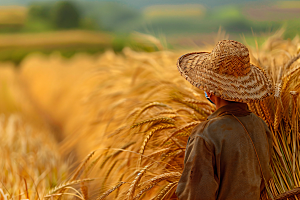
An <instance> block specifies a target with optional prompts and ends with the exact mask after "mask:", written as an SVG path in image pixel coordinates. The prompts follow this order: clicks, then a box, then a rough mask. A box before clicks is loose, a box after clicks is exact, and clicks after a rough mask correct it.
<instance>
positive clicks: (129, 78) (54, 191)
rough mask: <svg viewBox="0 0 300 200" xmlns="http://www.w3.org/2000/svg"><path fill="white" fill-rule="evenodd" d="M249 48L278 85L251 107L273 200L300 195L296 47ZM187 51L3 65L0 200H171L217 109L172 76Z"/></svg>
mask: <svg viewBox="0 0 300 200" xmlns="http://www.w3.org/2000/svg"><path fill="white" fill-rule="evenodd" d="M160 49H161V47H160ZM211 49H212V46H207V47H205V48H201V49H191V50H190V51H211ZM249 49H250V51H251V61H252V63H254V64H256V65H258V66H259V67H261V68H263V69H264V70H265V71H266V72H267V74H268V75H269V76H270V78H272V80H273V83H274V85H275V95H274V97H272V98H269V99H266V100H265V101H263V102H261V103H259V104H249V107H250V109H251V110H252V111H253V112H254V113H256V114H257V115H259V116H260V117H262V118H263V119H264V120H265V121H266V122H267V123H268V124H269V126H270V127H271V130H272V132H273V135H274V143H275V145H274V155H273V158H272V159H273V165H272V170H273V174H274V179H273V181H271V182H270V183H269V185H270V189H271V192H272V195H273V196H277V195H278V194H281V193H283V192H285V191H288V190H291V189H293V188H295V187H299V179H300V176H299V175H300V170H299V165H300V163H299V162H298V160H299V159H298V158H299V156H300V155H298V154H299V153H298V152H299V150H300V148H299V140H298V137H299V136H298V134H299V130H298V121H299V119H298V111H299V106H298V105H299V98H298V94H299V92H300V91H299V90H300V89H299V88H300V85H299V83H300V82H299V80H298V79H299V78H298V77H299V73H300V71H299V61H298V60H297V59H296V58H298V57H299V56H298V57H297V55H299V50H300V39H299V37H295V38H294V39H293V40H284V39H282V33H281V32H278V33H277V34H275V35H274V36H272V37H270V38H268V40H267V41H265V43H264V44H263V45H262V46H260V47H249ZM186 52H187V51H186V50H185V51H176V52H174V51H167V50H163V49H162V50H161V51H159V52H153V53H146V52H135V51H132V50H131V49H129V48H125V49H124V50H123V52H122V53H121V54H116V53H114V52H113V51H109V50H108V51H106V52H105V53H103V54H99V55H94V56H91V55H86V54H77V55H75V56H74V57H73V58H71V59H65V58H63V57H62V56H60V54H59V53H54V54H52V55H50V56H43V55H41V54H32V55H29V56H28V57H26V59H25V60H24V61H23V62H22V63H21V64H20V66H19V67H18V68H15V66H14V65H13V64H10V63H2V64H1V68H0V82H1V90H0V97H1V101H0V112H1V113H3V114H2V115H1V117H0V133H1V148H0V152H1V154H2V155H3V158H4V159H2V160H1V162H0V163H1V166H4V171H0V199H61V198H63V199H70V198H79V199H97V200H100V199H128V200H132V199H135V200H137V199H176V197H175V195H174V191H175V189H176V186H177V183H178V180H179V178H180V175H181V172H182V170H183V158H184V152H185V145H186V142H187V138H188V136H189V133H190V132H191V130H192V128H193V127H195V126H196V125H197V124H199V123H201V122H202V121H204V120H205V119H206V117H207V116H208V115H210V114H211V113H212V112H213V111H214V109H215V108H214V106H213V105H211V104H210V103H209V102H208V101H207V100H206V99H205V97H204V94H203V92H202V91H201V90H198V89H197V88H195V87H192V86H191V85H190V84H189V83H187V81H185V80H184V79H183V78H182V77H181V76H180V75H179V73H178V71H177V68H176V61H177V58H178V57H179V56H180V55H182V54H184V53H186Z"/></svg>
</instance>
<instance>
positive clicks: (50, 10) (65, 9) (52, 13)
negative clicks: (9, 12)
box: [28, 1, 97, 29]
mask: <svg viewBox="0 0 300 200" xmlns="http://www.w3.org/2000/svg"><path fill="white" fill-rule="evenodd" d="M28 18H29V20H33V21H39V22H41V23H43V22H44V23H48V24H49V25H50V26H52V28H54V29H78V28H87V29H96V28H97V25H96V23H95V22H94V23H93V22H92V20H91V19H86V18H84V17H83V16H82V14H81V11H80V10H79V9H78V7H77V5H76V4H74V3H73V2H72V1H58V2H55V3H54V4H51V3H35V4H32V5H30V7H29V11H28Z"/></svg>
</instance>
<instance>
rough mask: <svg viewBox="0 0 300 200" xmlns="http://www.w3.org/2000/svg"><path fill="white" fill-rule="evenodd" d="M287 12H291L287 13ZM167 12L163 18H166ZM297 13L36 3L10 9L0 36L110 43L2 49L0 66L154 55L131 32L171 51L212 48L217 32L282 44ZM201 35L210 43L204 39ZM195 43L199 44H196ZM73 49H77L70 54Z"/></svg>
mask: <svg viewBox="0 0 300 200" xmlns="http://www.w3.org/2000/svg"><path fill="white" fill-rule="evenodd" d="M177 3H178V2H177ZM220 5H221V4H220ZM287 5H288V6H287ZM291 8H293V12H290V10H289V9H291ZM166 9H167V12H164V11H165V10H166ZM297 9H298V10H297ZM4 10H5V12H4ZM299 12H300V7H299V6H298V4H295V5H294V4H293V2H289V3H288V4H282V3H276V2H273V3H270V2H262V3H256V4H242V3H240V4H235V5H226V6H219V7H205V6H203V5H200V4H186V5H178V4H177V5H176V4H174V5H159V4H157V5H154V4H153V3H152V4H151V5H150V4H149V6H145V7H143V8H141V9H138V6H137V7H133V6H130V5H129V4H123V3H119V2H103V1H97V2H96V1H94V2H86V1H85V2H81V1H66V0H63V1H55V2H51V1H49V2H36V3H32V4H30V5H29V6H28V7H27V8H25V7H21V8H20V7H16V8H13V7H9V9H3V10H1V12H0V33H43V32H56V31H59V30H70V29H72V30H87V31H97V32H99V31H101V32H103V33H104V34H106V35H109V36H111V37H112V38H113V39H112V40H110V42H111V43H110V44H108V45H107V44H106V45H100V46H97V48H95V47H92V48H91V47H90V46H89V45H85V44H82V43H81V45H80V48H79V50H78V48H77V44H76V43H75V44H73V45H71V47H70V48H69V47H63V45H61V46H59V47H56V48H50V49H49V48H48V47H47V48H46V47H45V48H35V47H34V48H29V49H25V50H24V49H22V48H21V49H3V48H0V52H2V55H0V60H12V61H13V62H15V63H19V62H20V61H21V60H22V59H23V58H24V57H25V56H26V55H28V54H29V53H31V52H32V51H41V52H44V53H47V54H48V53H51V52H52V51H61V52H63V53H62V54H63V55H73V54H74V53H76V52H78V51H80V52H81V51H83V52H93V53H94V52H102V51H103V50H104V49H106V48H111V49H113V50H114V51H116V52H119V51H121V50H122V49H123V48H124V47H126V46H129V47H131V48H134V49H135V50H143V51H156V50H157V47H153V45H152V46H151V45H149V43H147V42H146V43H145V42H139V41H136V38H132V36H131V33H133V32H140V33H145V34H150V35H154V36H155V37H160V36H161V35H163V36H164V37H166V38H168V40H167V41H168V42H169V44H168V45H167V46H168V47H170V46H173V47H174V48H182V47H183V46H188V45H189V44H188V43H187V42H183V40H184V39H186V38H190V40H193V41H194V44H196V45H198V46H200V45H202V44H203V43H210V42H212V41H211V40H212V35H214V34H216V33H217V32H218V30H219V28H220V27H222V30H225V31H226V33H227V34H228V35H229V36H230V39H234V40H238V41H241V40H242V37H243V36H245V38H246V40H247V41H249V40H250V41H252V40H253V38H256V39H257V40H258V42H259V41H263V39H264V38H265V37H267V36H268V35H271V34H272V33H274V32H275V31H277V30H279V29H281V28H282V27H285V29H286V31H285V33H284V38H285V39H287V38H294V37H295V35H297V34H299V30H300V24H299V23H298V22H299V16H298V14H297V13H299ZM7 19H11V21H10V20H7ZM205 35H206V36H211V37H210V38H207V37H204V36H205ZM0 37H1V35H0ZM195 38H199V39H196V40H195ZM0 39H1V38H0ZM62 43H63V41H62ZM250 43H251V42H250ZM253 43H254V42H252V44H253ZM166 44H167V43H166ZM74 46H75V47H76V48H73V47H74ZM72 48H73V49H72ZM71 49H72V50H71ZM91 49H92V50H91ZM16 52H17V53H16Z"/></svg>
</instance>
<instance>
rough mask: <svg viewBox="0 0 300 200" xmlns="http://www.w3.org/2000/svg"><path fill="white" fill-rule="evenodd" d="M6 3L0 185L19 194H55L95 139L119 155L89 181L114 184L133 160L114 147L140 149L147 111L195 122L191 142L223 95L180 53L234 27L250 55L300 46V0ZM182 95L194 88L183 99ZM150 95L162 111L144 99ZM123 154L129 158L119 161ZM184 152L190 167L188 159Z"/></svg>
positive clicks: (0, 10)
mask: <svg viewBox="0 0 300 200" xmlns="http://www.w3.org/2000/svg"><path fill="white" fill-rule="evenodd" d="M0 6H1V7H0V113H1V115H0V134H1V146H0V152H2V155H4V157H5V159H4V160H3V159H2V161H1V162H0V166H1V167H2V166H3V168H4V171H1V172H0V181H1V182H0V189H1V190H0V193H1V191H2V192H3V194H7V195H8V196H7V197H9V198H14V199H15V198H17V199H19V197H20V198H30V199H38V198H40V197H43V196H44V195H46V194H51V195H52V194H56V192H57V191H60V190H57V191H55V190H54V189H53V188H54V187H56V186H59V184H62V183H66V181H71V182H72V181H74V180H75V179H76V178H77V176H74V175H73V176H72V175H71V174H72V172H74V170H75V171H76V169H78V165H79V164H80V161H81V160H82V159H83V158H85V157H86V156H87V155H88V154H89V153H90V152H91V151H93V150H96V149H97V150H98V152H99V151H100V152H102V153H103V155H102V154H101V153H100V154H101V155H102V159H106V158H114V159H110V160H109V161H106V160H104V161H103V163H102V164H101V166H102V169H100V168H101V167H100V168H99V170H98V171H97V173H96V174H95V173H94V172H93V173H94V174H93V173H92V175H91V176H94V175H96V177H98V179H97V181H98V182H97V181H96V182H97V183H99V182H100V183H99V184H100V185H101V187H100V189H99V187H98V189H97V187H96V186H93V187H89V188H90V189H91V188H92V189H91V190H92V191H89V194H94V195H95V194H97V195H99V193H103V192H105V190H106V189H107V188H108V186H111V185H113V184H114V183H115V182H118V180H119V179H120V176H121V175H120V173H119V174H118V172H119V171H120V172H121V171H122V170H123V171H124V170H125V171H126V169H127V168H126V167H128V173H133V171H134V169H135V168H133V167H132V166H134V165H133V164H132V163H133V162H131V163H129V161H128V162H127V161H126V162H125V161H124V162H123V160H125V159H124V158H130V155H128V154H126V156H124V155H123V154H121V155H119V154H118V153H117V154H113V153H111V151H113V150H111V151H108V150H107V149H108V148H113V147H114V148H116V149H118V148H119V149H122V151H123V150H124V151H125V150H128V151H136V152H141V149H139V148H140V146H143V143H144V142H145V141H144V140H143V139H144V138H143V135H138V134H136V133H133V134H131V135H129V136H130V137H129V136H128V137H127V135H126V134H127V132H126V131H125V130H127V129H125V128H128V127H129V128H130V123H133V124H134V122H135V121H138V120H145V119H146V120H147V118H145V117H149V118H151V117H152V118H155V117H157V116H158V117H160V116H163V117H162V118H160V120H161V121H162V123H167V125H166V126H165V127H163V128H161V129H164V128H166V129H171V130H173V129H172V128H174V127H173V125H174V126H176V128H178V127H182V126H183V125H188V124H189V123H190V122H192V124H190V126H188V127H186V128H183V129H180V128H178V129H179V130H180V131H181V132H180V134H179V136H180V137H182V138H181V139H180V141H179V145H181V146H182V148H183V146H184V141H185V140H186V137H187V135H188V132H189V131H190V129H191V128H192V127H193V126H194V125H196V124H197V123H198V122H199V121H201V120H203V119H204V118H205V116H207V115H208V114H209V113H211V112H212V111H213V107H211V105H210V104H208V103H207V102H204V103H203V100H204V97H203V94H202V93H201V92H200V91H198V90H197V89H195V88H193V87H191V86H190V85H189V84H188V83H187V82H186V81H185V80H184V79H182V78H181V77H180V75H179V73H178V72H177V69H176V61H177V58H178V57H179V56H180V55H182V54H184V53H186V52H189V51H210V50H211V48H212V47H213V45H214V44H215V42H216V41H218V40H220V39H234V40H237V41H240V42H243V43H245V44H247V46H248V47H249V48H250V50H251V53H252V54H251V59H252V62H254V63H256V64H259V61H258V60H259V59H260V58H261V61H262V62H263V65H264V66H273V67H274V68H275V66H279V65H280V66H281V65H282V66H283V65H284V62H286V60H288V58H291V57H293V56H294V55H295V54H296V53H297V52H298V53H299V48H300V46H299V45H300V43H299V36H298V34H299V31H300V23H299V20H300V3H299V2H298V1H249V0H248V1H246V0H243V1H241V0H239V1H237V0H235V1H234V0H232V1H230V0H228V1H221V0H214V1H196V0H188V1H184V4H183V3H182V1H179V0H160V1H158V0H152V1H145V0H140V1H136V0H127V1H102V0H98V1H92V0H90V1H89V0H81V1H42V0H40V1H38V0H35V1H31V0H1V1H0ZM281 57H284V59H282V60H280V59H281ZM273 58H274V60H275V61H273V60H272V59H273ZM275 58H278V59H275ZM184 95H186V97H188V98H189V99H184V101H181V100H180V99H181V98H182V96H184ZM153 102H155V103H154V104H153V105H152V104H151V103H153ZM149 103H150V104H151V105H150V108H152V107H153V109H154V111H155V112H154V111H153V110H147V109H146V111H145V113H143V112H142V111H141V110H139V109H141V108H143V106H145V104H149ZM195 103H196V104H197V103H199V104H200V105H201V109H197V108H196V107H195V105H194V104H195ZM169 106H172V107H171V108H170V107H169ZM158 107H159V108H158ZM160 107H163V108H165V109H166V110H160ZM157 113H159V114H157ZM187 113H188V114H187ZM137 114H140V116H139V115H138V116H136V118H135V115H137ZM156 115H157V116H156ZM174 116H175V117H174ZM186 116H188V117H186ZM132 118H133V119H132ZM177 118H178V119H177ZM126 120H127V121H126ZM193 120H196V122H195V123H194V122H193ZM129 121H130V123H129ZM144 123H145V124H147V123H148V122H144ZM152 125H153V124H152ZM154 125H155V123H154ZM164 125H165V124H164ZM124 126H125V127H124ZM150 127H151V126H150ZM143 128H145V127H142V128H141V130H144V129H143ZM154 128H155V127H154ZM130 131H132V132H134V131H135V129H130ZM130 131H128V133H129V132H130ZM160 133H161V134H162V135H159V136H160V137H163V136H166V135H167V134H168V133H169V132H160ZM163 134H165V135H163ZM149 137H150V136H149ZM156 139H157V138H155V140H156ZM134 143H136V144H135V145H134ZM155 144H156V141H154V143H153V144H152V143H150V146H151V145H152V146H151V147H153V146H155ZM144 147H145V148H146V144H145V145H144ZM167 148H169V149H168V154H167V155H169V154H171V153H172V151H173V150H174V149H175V150H174V152H177V153H178V154H177V155H178V156H179V158H182V157H183V155H182V150H180V148H177V147H176V148H175V147H174V146H168V147H167ZM153 149H155V148H153ZM178 149H179V150H180V152H178ZM144 150H145V149H142V151H144ZM153 151H154V150H153ZM174 152H173V153H174ZM143 153H144V152H143ZM145 154H147V155H150V154H151V149H146V150H145ZM166 157H167V156H166ZM172 158H173V157H172ZM155 159H156V158H155ZM164 159H165V160H164V161H165V162H166V163H168V162H171V161H170V160H168V159H167V158H164ZM98 160H99V159H98ZM137 160H138V159H137V158H134V162H135V161H137ZM175 160H176V159H175ZM93 162H95V163H96V162H98V161H97V157H95V160H94V161H93ZM117 162H119V163H120V162H122V163H121V164H120V166H125V167H124V168H122V167H119V168H118V169H117V170H116V168H114V167H115V166H118V165H116V163H117ZM176 162H177V164H176V167H178V169H177V170H179V171H180V167H182V166H181V165H182V163H181V164H180V162H181V161H180V160H176ZM46 163H47V164H46ZM48 163H49V164H48ZM119 163H118V164H119ZM145 163H146V161H144V164H145ZM45 164H46V166H45ZM146 164H147V163H146ZM86 168H88V171H89V167H86ZM113 169H114V170H113ZM157 169H159V170H161V171H153V172H152V174H151V175H155V174H156V175H157V173H158V174H159V173H162V172H165V171H164V169H162V165H161V166H158V167H157ZM101 170H102V171H101ZM168 170H169V169H168ZM179 171H177V173H179ZM172 173H173V172H172ZM75 174H76V173H75ZM124 174H125V172H124ZM77 175H78V174H77ZM80 175H82V176H83V175H84V176H86V177H89V176H88V175H87V174H85V173H81V174H80ZM173 175H174V177H177V178H178V174H173ZM122 176H123V175H122ZM127 176H128V177H130V176H129V175H128V174H126V175H124V177H127ZM133 177H134V176H133ZM149 177H150V176H149ZM174 177H173V178H174ZM121 179H122V177H121ZM121 179H120V180H121ZM171 180H173V179H171ZM86 181H87V183H82V184H81V186H80V189H81V193H80V194H82V196H81V198H82V199H87V198H86V196H84V194H85V192H84V188H85V187H86V186H90V185H88V184H89V180H86ZM71 185H72V184H71ZM106 185H108V186H106ZM98 186H99V185H98ZM173 186H174V185H173ZM173 186H172V187H173ZM170 187H171V186H170ZM51 188H52V193H51V192H50V190H51ZM95 188H96V189H95ZM75 189H77V190H80V189H79V187H77V188H75ZM171 189H172V188H171ZM96 190H97V192H95V191H96ZM133 193H134V191H133ZM39 195H40V196H39ZM143 195H144V194H143ZM94 197H95V196H91V198H94ZM141 197H144V196H141ZM3 198H4V199H5V197H4V195H1V194H0V199H3ZM111 198H112V199H114V198H113V197H111ZM120 199H122V196H121V197H120ZM146 199H147V198H146Z"/></svg>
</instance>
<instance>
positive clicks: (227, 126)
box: [176, 41, 272, 200]
mask: <svg viewBox="0 0 300 200" xmlns="http://www.w3.org/2000/svg"><path fill="white" fill-rule="evenodd" d="M222 42H223V43H225V44H226V43H229V44H226V45H228V46H231V45H232V46H233V47H236V46H237V47H238V48H237V49H238V50H239V49H242V48H246V47H244V46H243V45H242V44H240V43H237V42H234V41H222ZM221 44H222V43H221ZM239 45H240V46H241V47H239ZM232 46H231V48H228V49H229V50H228V49H227V50H226V51H224V50H223V51H224V52H225V53H226V52H227V54H228V55H229V56H228V55H227V56H228V57H229V58H227V57H226V55H225V56H223V57H222V54H220V55H219V57H220V58H222V59H225V60H226V59H227V61H228V59H232V60H234V59H235V57H233V58H232V54H233V53H232V52H234V53H236V52H237V54H239V53H240V55H242V56H244V55H245V56H248V54H246V53H245V52H239V51H238V50H236V49H234V50H232ZM216 48H217V47H216ZM218 48H220V47H218ZM221 48H222V46H221ZM226 48H227V47H226ZM217 50H218V49H217ZM221 50H222V49H221ZM230 51H232V52H230ZM186 55H187V56H188V57H190V58H189V60H187V61H185V62H184V64H185V66H181V65H180V62H179V65H178V67H179V69H180V70H181V68H183V70H182V71H181V73H182V75H184V76H186V78H187V80H189V81H190V82H191V83H192V84H193V85H195V86H199V88H201V85H200V82H201V81H202V82H204V83H205V82H207V84H206V85H205V86H203V88H205V87H206V91H210V92H209V95H210V96H211V99H212V101H213V102H214V103H216V106H217V110H216V111H215V112H214V113H213V114H212V115H210V116H209V117H208V119H207V120H206V121H204V122H202V123H201V124H200V125H198V126H197V127H196V128H195V129H194V130H193V132H192V134H191V135H190V137H189V141H188V144H187V147H186V153H185V159H184V170H183V173H182V176H181V179H180V181H179V183H178V187H177V190H176V195H177V196H178V198H179V199H180V200H196V199H197V200H204V199H205V200H208V199H211V200H213V199H222V200H226V199H228V200H229V199H230V200H234V199H249V200H250V199H251V200H253V199H257V200H258V199H259V197H260V193H261V190H262V189H263V188H264V187H265V182H264V179H263V178H265V181H268V180H269V179H270V178H271V173H270V168H269V165H270V160H271V152H272V138H271V133H270V130H269V129H268V127H267V125H266V123H265V122H264V121H263V120H262V119H260V118H259V117H257V116H256V115H255V114H253V113H251V112H250V111H249V110H248V106H247V104H246V103H245V102H248V101H255V100H257V99H258V100H259V99H262V98H264V97H265V96H268V95H270V94H271V90H272V88H271V85H270V82H269V80H268V79H267V78H266V77H264V75H261V74H259V73H257V75H258V76H261V77H259V78H257V80H255V79H254V81H256V82H258V81H261V83H259V84H258V83H255V84H257V85H256V86H255V87H257V88H256V89H255V87H253V88H251V87H249V85H247V84H248V83H249V81H247V79H249V78H253V77H251V76H249V73H252V72H250V71H251V70H252V71H253V70H257V69H256V68H252V69H250V70H247V69H246V67H247V66H249V65H247V62H249V59H248V60H247V59H244V60H246V61H247V62H242V64H240V65H241V66H240V67H239V68H237V69H238V70H239V69H240V68H241V69H242V70H244V72H245V74H244V75H248V78H247V77H246V78H245V76H244V77H243V75H241V74H240V75H234V72H232V71H234V70H231V69H230V62H229V69H227V70H228V71H229V73H232V74H233V75H231V74H229V75H228V74H226V73H225V75H224V71H223V72H221V76H220V75H218V74H216V75H214V74H213V73H211V72H210V70H207V69H206V71H205V69H199V68H198V69H197V70H198V71H195V69H196V67H197V65H198V64H199V63H200V64H201V59H203V60H204V62H206V64H209V63H211V65H212V66H214V65H216V64H214V63H212V61H211V60H210V61H209V62H208V61H207V60H209V59H211V57H208V56H206V55H207V54H201V53H192V55H191V54H186ZM195 55H196V56H199V55H201V56H202V55H203V56H204V57H205V56H206V58H197V59H195ZM230 56H231V57H230ZM224 57H225V58H224ZM181 59H182V58H180V60H181ZM203 60H202V61H203ZM240 60H243V59H240ZM221 61H222V60H221ZM217 63H218V64H219V63H221V64H222V62H220V61H218V62H217ZM200 64H199V65H200ZM225 64H228V62H226V63H225ZM231 64H232V63H231ZM233 64H234V62H233ZM233 64H232V65H233ZM223 65H224V63H223ZM186 66H187V68H185V67H186ZM223 67H224V66H223ZM235 67H236V66H235ZM207 68H208V69H209V67H207ZM220 68H221V67H220ZM227 68H228V67H227ZM187 69H188V70H187ZM238 70H237V71H238ZM199 71H203V73H206V74H207V75H208V74H209V75H208V76H205V74H204V75H203V74H202V73H199ZM211 71H213V69H211ZM217 72H218V71H217ZM192 73H193V74H192ZM218 73H220V72H218ZM222 73H223V74H222ZM195 74H196V75H197V76H198V77H197V76H196V77H197V78H198V80H197V79H196V78H195V77H192V76H194V75H195ZM201 76H202V77H206V78H209V80H208V81H206V80H205V79H201ZM210 76H211V77H210ZM222 76H224V77H223V78H224V79H225V78H227V79H229V80H227V81H228V82H229V83H228V82H227V83H222V82H218V79H222ZM212 77H213V78H216V80H215V82H216V83H214V82H213V81H214V79H213V78H212ZM231 79H232V80H231ZM263 79H264V80H265V83H263V82H264V81H262V80H263ZM199 80H200V81H199ZM196 81H199V82H196ZM225 81H226V80H225ZM238 81H241V83H238ZM254 81H253V82H254ZM230 82H232V83H230ZM242 83H244V84H246V86H244V85H243V84H242ZM235 84H237V85H240V87H241V89H240V88H239V87H237V86H236V85H235ZM203 85H204V84H203ZM230 86H231V87H232V88H230ZM209 87H211V89H209ZM264 87H265V89H262V88H264ZM224 88H225V89H227V90H225V89H224ZM228 90H231V91H229V92H228ZM259 90H260V91H261V94H260V95H258V94H259V93H258V91H259ZM234 92H236V93H237V94H234ZM250 92H253V93H254V94H255V95H253V97H251V95H249V94H250ZM220 93H221V95H220ZM246 93H248V94H247V95H249V97H247V96H246V95H245V96H246V97H245V96H244V97H243V96H241V95H240V94H246ZM230 95H231V96H230ZM239 98H240V99H239ZM251 98H252V99H251ZM255 98H256V99H255ZM232 101H240V102H241V103H237V102H232Z"/></svg>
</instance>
